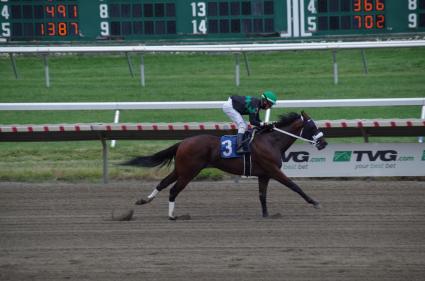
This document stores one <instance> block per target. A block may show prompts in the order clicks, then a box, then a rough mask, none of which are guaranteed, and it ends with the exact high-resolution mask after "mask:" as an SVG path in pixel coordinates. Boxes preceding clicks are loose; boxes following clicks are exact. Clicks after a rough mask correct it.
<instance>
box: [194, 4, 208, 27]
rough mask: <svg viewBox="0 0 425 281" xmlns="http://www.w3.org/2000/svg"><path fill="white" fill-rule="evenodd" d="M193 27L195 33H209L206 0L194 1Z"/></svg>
mask: <svg viewBox="0 0 425 281" xmlns="http://www.w3.org/2000/svg"><path fill="white" fill-rule="evenodd" d="M190 6H191V7H192V18H193V20H192V27H193V34H206V33H207V20H206V16H207V5H206V3H205V2H192V3H190Z"/></svg>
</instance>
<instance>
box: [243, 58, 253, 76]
mask: <svg viewBox="0 0 425 281" xmlns="http://www.w3.org/2000/svg"><path fill="white" fill-rule="evenodd" d="M242 54H243V60H244V62H245V68H246V74H248V76H251V67H249V62H248V57H247V55H246V53H245V52H243V53H242Z"/></svg>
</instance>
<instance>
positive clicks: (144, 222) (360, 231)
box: [0, 180, 425, 281]
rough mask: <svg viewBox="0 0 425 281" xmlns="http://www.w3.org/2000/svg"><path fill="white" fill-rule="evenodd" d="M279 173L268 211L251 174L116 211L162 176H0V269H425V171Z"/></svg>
mask: <svg viewBox="0 0 425 281" xmlns="http://www.w3.org/2000/svg"><path fill="white" fill-rule="evenodd" d="M298 183H299V184H300V186H301V187H302V188H303V189H304V191H306V192H307V193H308V194H310V195H311V196H312V197H313V198H315V199H317V200H319V201H320V202H321V203H322V209H320V210H316V209H314V208H312V207H310V206H309V205H307V204H305V203H304V202H303V201H302V199H301V198H300V197H298V196H297V195H296V194H295V193H293V192H291V191H290V190H289V189H287V188H283V187H281V186H280V185H278V184H277V183H275V182H273V183H272V184H271V189H270V190H269V210H270V213H271V214H273V213H276V212H279V213H281V214H282V217H281V218H279V219H262V218H261V217H260V203H259V202H258V195H257V193H258V191H257V185H256V181H255V180H242V181H241V182H240V183H238V184H235V183H233V182H207V183H204V182H194V183H191V184H190V185H189V187H188V188H187V189H186V190H185V191H183V192H182V193H181V195H180V197H178V198H177V204H176V212H177V214H186V213H189V214H190V215H191V216H192V219H191V220H187V221H168V219H167V208H168V202H167V201H168V191H164V192H163V193H161V194H160V195H159V196H158V197H157V199H155V200H154V201H153V202H152V203H151V204H150V205H147V206H138V207H135V217H134V220H132V221H130V222H115V221H111V219H110V218H111V211H112V210H113V209H116V208H122V207H126V206H131V207H133V206H132V203H133V202H134V201H135V200H136V199H137V198H138V197H140V196H141V195H147V194H148V193H150V191H151V190H152V188H153V187H154V185H155V183H135V182H131V183H115V184H110V185H108V186H103V185H97V184H62V183H58V184H55V183H49V184H16V183H14V184H11V183H0V280H19V281H22V280H99V281H105V280H189V281H190V280H265V281H267V280H309V281H311V280H400V281H401V280H409V281H410V280H425V183H424V182H375V181H298Z"/></svg>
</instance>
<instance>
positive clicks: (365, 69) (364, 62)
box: [361, 50, 369, 75]
mask: <svg viewBox="0 0 425 281" xmlns="http://www.w3.org/2000/svg"><path fill="white" fill-rule="evenodd" d="M361 54H362V61H363V71H364V74H366V75H367V74H368V73H369V70H368V67H367V60H366V52H365V50H361Z"/></svg>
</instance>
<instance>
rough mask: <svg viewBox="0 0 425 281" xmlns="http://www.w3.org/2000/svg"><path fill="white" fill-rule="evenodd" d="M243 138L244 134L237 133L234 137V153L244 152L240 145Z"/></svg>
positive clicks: (242, 146)
mask: <svg viewBox="0 0 425 281" xmlns="http://www.w3.org/2000/svg"><path fill="white" fill-rule="evenodd" d="M243 137H244V134H241V133H238V135H237V136H236V153H239V154H241V153H244V152H245V150H244V145H243V144H242V143H243Z"/></svg>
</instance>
